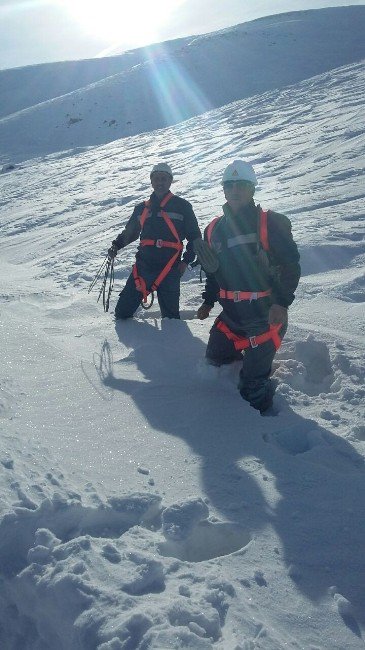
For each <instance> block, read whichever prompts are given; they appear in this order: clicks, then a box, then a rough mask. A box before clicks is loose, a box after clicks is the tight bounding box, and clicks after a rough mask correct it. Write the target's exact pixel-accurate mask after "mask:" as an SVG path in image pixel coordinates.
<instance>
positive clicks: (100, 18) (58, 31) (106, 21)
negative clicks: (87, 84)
mask: <svg viewBox="0 0 365 650" xmlns="http://www.w3.org/2000/svg"><path fill="white" fill-rule="evenodd" d="M363 4H364V3H363V2H361V1H360V0H353V1H352V2H345V1H344V0H342V1H341V0H339V1H336V0H330V1H326V0H312V1H308V0H291V1H289V0H278V1H277V2H275V3H273V2H272V1H271V2H270V0H257V1H256V2H252V1H249V0H224V2H223V3H222V2H217V1H216V0H200V1H199V2H196V0H159V2H158V3H151V2H150V1H149V0H141V1H140V2H138V4H137V3H133V2H131V3H129V2H125V1H124V0H103V1H95V0H92V1H91V2H90V1H89V0H0V69H6V68H13V67H18V66H25V65H33V64H37V63H45V62H50V61H64V60H72V59H86V58H92V57H96V56H107V55H110V54H113V53H119V52H123V51H125V50H128V49H133V48H136V47H140V46H143V45H148V44H150V43H157V42H161V41H164V40H169V39H174V38H178V37H182V36H189V35H192V34H202V33H206V32H210V31H214V30H216V29H221V28H223V27H228V26H230V25H235V24H238V23H242V22H246V21H248V20H253V19H255V18H259V17H261V16H266V15H271V14H277V13H282V12H286V11H299V10H302V9H318V8H321V7H331V6H343V5H363Z"/></svg>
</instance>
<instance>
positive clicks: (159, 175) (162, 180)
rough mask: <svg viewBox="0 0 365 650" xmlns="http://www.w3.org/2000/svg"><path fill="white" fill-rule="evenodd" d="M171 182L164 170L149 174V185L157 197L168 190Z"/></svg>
mask: <svg viewBox="0 0 365 650" xmlns="http://www.w3.org/2000/svg"><path fill="white" fill-rule="evenodd" d="M171 183H172V178H171V176H170V174H166V173H165V172H153V174H151V185H152V187H153V189H154V191H155V193H156V194H157V196H158V198H162V197H163V196H165V194H166V193H167V192H168V191H169V189H170V186H171Z"/></svg>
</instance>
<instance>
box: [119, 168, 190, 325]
mask: <svg viewBox="0 0 365 650" xmlns="http://www.w3.org/2000/svg"><path fill="white" fill-rule="evenodd" d="M150 180H151V185H152V188H153V192H152V194H151V196H150V198H149V199H148V200H147V201H144V202H142V203H139V204H138V205H137V206H136V207H135V208H134V211H133V214H132V216H131V217H130V219H129V221H128V222H127V224H126V226H125V228H124V230H123V231H122V232H121V233H120V234H119V235H118V236H117V237H116V239H114V241H113V242H112V246H111V247H110V248H109V251H108V255H109V257H110V258H113V257H115V256H116V254H117V252H118V251H119V250H120V249H121V248H124V247H125V246H127V245H128V244H130V243H131V242H133V241H135V240H136V239H138V237H139V238H140V243H139V247H138V250H137V255H136V263H135V264H134V266H133V269H132V273H131V274H130V276H129V278H128V280H127V282H126V285H125V287H124V289H123V291H122V292H121V293H120V295H119V300H118V302H117V305H116V308H115V317H116V319H125V318H130V317H131V316H133V314H134V312H135V311H136V309H137V308H138V307H139V306H140V305H141V304H142V306H144V307H145V308H148V306H150V305H151V298H149V296H150V295H151V294H152V297H153V294H154V292H155V291H156V293H157V298H158V302H159V305H160V309H161V316H162V317H166V318H180V313H179V297H180V279H181V277H182V275H183V273H184V272H185V270H186V267H187V265H188V264H189V263H190V262H192V261H193V260H194V259H195V253H194V249H193V241H194V240H196V239H199V238H201V232H200V229H199V226H198V222H197V220H196V217H195V214H194V212H193V208H192V206H191V204H190V203H189V202H188V201H186V200H185V199H182V198H181V197H179V196H176V195H174V194H173V193H172V192H170V187H171V183H172V180H173V175H172V170H171V167H170V166H169V165H168V164H167V163H165V162H159V163H157V164H156V165H154V166H153V168H152V170H151V174H150ZM185 239H187V245H186V249H185V252H184V253H183V248H184V247H183V241H184V240H185ZM182 253H183V254H182ZM152 299H153V298H152Z"/></svg>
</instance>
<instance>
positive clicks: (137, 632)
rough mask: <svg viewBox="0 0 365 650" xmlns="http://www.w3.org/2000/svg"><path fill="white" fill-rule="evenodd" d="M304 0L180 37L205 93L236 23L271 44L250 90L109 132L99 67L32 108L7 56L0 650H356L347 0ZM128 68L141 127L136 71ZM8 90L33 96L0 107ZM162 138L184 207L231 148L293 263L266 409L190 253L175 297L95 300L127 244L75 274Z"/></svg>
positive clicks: (357, 19)
mask: <svg viewBox="0 0 365 650" xmlns="http://www.w3.org/2000/svg"><path fill="white" fill-rule="evenodd" d="M323 13H325V14H326V15H325V16H324V15H322V18H321V14H323ZM313 14H314V15H312V17H311V20H309V19H307V18H304V17H299V18H298V17H297V19H296V20H295V21H293V20H291V19H289V20H281V19H279V20H278V21H277V23H276V26H275V37H274V38H272V30H271V29H269V30H264V29H256V30H255V29H253V30H250V31H251V34H250V35H247V34H245V30H242V32H243V33H241V35H239V34H237V31H231V33H229V34H228V35H226V37H225V38H221V37H220V36H219V35H214V36H212V37H211V38H203V39H200V43H199V47H197V46H196V44H195V46H192V47H191V48H190V50H191V51H192V53H191V54H190V56H191V57H192V58H191V59H190V61H191V65H190V69H191V68H192V67H193V63H194V70H196V71H197V75H198V76H197V87H198V88H203V86H204V85H205V87H206V88H207V94H208V96H209V97H214V92H213V91H215V89H216V86H217V83H216V78H217V76H218V78H219V79H222V80H223V79H224V80H225V81H229V79H230V75H229V74H228V73H227V62H228V64H229V66H230V68H229V69H230V72H231V73H232V76H231V80H232V83H233V84H234V83H235V81H236V79H237V76H242V75H238V70H239V68H238V67H235V66H238V65H239V64H240V63H241V59H242V58H243V57H242V55H241V52H242V49H240V48H239V43H240V41H241V40H243V41H244V42H245V41H246V40H247V37H248V36H249V38H252V40H253V42H254V43H255V47H256V48H257V49H258V51H260V52H265V48H268V51H271V52H273V55H272V57H271V63H274V65H273V67H272V68H270V67H269V65H266V66H264V65H262V60H260V59H259V57H258V56H257V55H256V56H254V65H253V68H254V71H255V77H256V78H257V79H258V78H260V77H261V78H263V81H265V83H262V88H263V90H262V92H258V91H257V88H256V89H255V91H254V92H253V93H252V95H251V96H245V97H244V98H243V99H238V100H237V101H234V102H232V103H229V104H225V105H224V106H221V107H216V108H215V110H210V111H208V112H205V113H204V114H200V115H198V116H196V117H192V118H191V119H189V120H183V121H180V122H179V123H178V124H176V123H175V124H172V125H170V126H169V127H167V128H159V129H157V130H152V129H148V128H147V129H146V128H144V129H143V131H141V130H140V132H138V133H135V134H134V135H130V136H129V137H124V138H122V139H114V141H107V139H106V138H107V135H106V134H107V133H108V131H110V129H114V127H115V128H117V127H116V125H115V124H111V120H110V118H111V117H112V115H111V114H110V110H111V109H113V110H114V106H115V105H116V104H117V105H118V102H116V101H115V97H117V95H115V94H112V93H113V92H114V93H115V92H116V88H117V87H118V86H119V84H118V83H117V84H116V88H113V86H110V85H109V84H110V79H109V78H108V79H105V80H104V79H103V80H101V82H100V83H97V84H94V86H93V88H92V95H91V97H92V103H91V99H90V95H89V92H90V90H89V89H80V93H79V98H80V104H86V103H87V101H90V103H89V105H88V106H87V107H85V108H84V109H81V105H80V106H79V105H76V106H75V107H74V109H73V108H72V101H71V104H70V105H68V108H67V109H66V110H65V108H66V104H63V103H62V102H64V101H69V100H70V97H68V98H67V97H66V98H63V97H62V98H61V97H59V94H60V93H59V92H58V93H57V89H56V88H54V89H53V90H54V91H55V93H56V94H55V95H54V99H53V100H52V101H49V102H43V104H42V105H41V106H37V104H38V102H39V96H40V94H42V93H41V91H42V88H41V86H42V84H43V85H44V86H46V88H45V89H43V95H44V94H45V91H46V90H47V91H49V85H50V83H49V78H50V76H51V75H50V74H48V75H47V74H43V73H44V69H43V68H41V69H39V68H38V67H33V68H30V69H28V70H27V71H26V74H25V73H24V71H22V70H15V71H12V72H11V73H7V74H3V76H7V77H8V78H13V80H15V79H16V78H19V79H20V80H22V81H23V83H18V84H15V83H14V84H13V86H12V92H10V93H8V94H7V95H6V93H5V92H3V93H2V94H1V93H0V94H1V97H2V100H3V103H5V104H6V103H7V102H8V104H7V106H5V108H4V112H5V115H7V116H8V117H6V118H5V119H4V120H0V143H1V144H0V146H1V148H4V147H5V146H6V145H8V146H9V147H12V148H11V149H10V154H12V152H13V151H14V146H15V144H16V145H17V148H18V152H19V158H18V161H19V162H18V161H16V163H15V164H14V165H9V166H7V165H4V166H2V165H1V163H0V196H1V229H0V278H1V287H0V335H1V341H3V342H4V343H5V344H3V345H2V346H1V345H0V648H1V650H14V649H15V648H19V649H21V650H40V649H42V650H90V649H91V648H92V649H95V650H163V649H167V648H169V650H181V649H182V648H184V650H253V649H255V650H289V649H291V650H315V649H316V650H318V649H319V648H320V649H321V650H344V649H346V650H364V639H365V592H364V583H365V581H364V547H365V500H364V493H365V420H364V394H365V389H364V376H365V359H364V354H363V351H364V335H365V318H364V308H365V302H364V264H363V261H364V252H365V240H364V192H363V187H364V183H363V176H364V171H363V170H364V153H365V132H364V120H363V110H362V109H363V98H364V95H365V70H364V66H363V62H362V60H361V58H363V56H362V57H361V55H362V53H363V50H362V40H361V41H360V38H361V37H362V35H363V32H364V14H365V10H364V9H363V8H362V7H361V8H355V9H352V10H351V11H350V10H348V9H346V10H344V11H338V10H335V11H332V12H313ZM330 14H332V18H331V17H330ZM340 14H341V16H340ZM340 18H341V19H340ZM267 22H268V23H270V26H271V25H272V21H271V20H270V21H267ZM323 22H325V24H326V28H324V26H323ZM301 25H303V27H302V29H300V26H301ZM304 25H305V27H304ZM299 31H300V34H301V38H300V39H299V38H298V33H299ZM252 32H254V33H252ZM349 33H350V35H351V38H349ZM319 37H320V46H321V54H322V56H321V57H320V56H318V47H319V43H318V41H319ZM284 42H286V43H289V44H290V51H291V53H292V56H291V57H288V56H287V50H286V48H284V47H282V44H283V43H284ZM338 43H341V48H339V47H338ZM354 43H356V44H357V48H358V50H356V49H355V47H353V44H354ZM186 49H188V48H185V50H184V53H183V54H184V57H183V58H184V60H185V61H186V60H188V61H189V56H188V54H187V52H186ZM252 49H253V50H254V48H252ZM350 49H351V55H352V57H353V58H352V59H349V52H350ZM222 50H223V55H222V56H220V57H219V56H218V55H217V53H218V52H219V51H220V52H221V53H222ZM353 50H354V51H353ZM212 52H214V53H215V54H216V56H215V59H214V62H215V68H214V72H215V74H214V75H212V76H209V75H208V74H207V68H206V67H205V66H204V65H203V64H204V63H205V62H206V61H207V60H209V61H211V57H212ZM274 52H275V55H274ZM232 53H235V54H236V56H231V54H232ZM254 53H255V51H254ZM300 53H301V55H302V58H301V56H300ZM311 55H313V56H312V58H311ZM360 57H361V58H360ZM339 58H340V59H342V61H341V60H340V61H339ZM303 60H304V61H306V62H307V61H309V60H311V61H312V63H314V64H315V65H314V67H313V66H311V68H310V70H309V68H306V69H307V71H308V74H309V75H310V76H309V78H308V77H305V78H303V76H302V75H303ZM324 61H325V62H326V69H325V71H324V70H323V62H324ZM175 63H176V64H179V57H176V60H175ZM154 64H155V70H157V69H158V68H159V67H160V69H161V70H162V71H164V70H165V69H166V65H165V60H160V61H159V62H154ZM88 65H89V66H90V67H94V66H95V62H94V61H92V62H91V63H89V64H88ZM69 67H70V66H68V65H65V64H60V66H59V68H65V69H66V70H68V69H69ZM76 67H84V66H76ZM141 67H143V66H141ZM298 67H299V68H300V70H297V73H296V78H297V79H299V80H298V81H296V82H293V76H292V75H293V68H294V69H295V68H298ZM177 69H178V68H177ZM186 69H188V66H186ZM277 70H279V72H280V75H279V74H277V76H276V77H274V75H273V71H277ZM79 74H80V71H79ZM25 77H29V83H28V84H26V83H24V78H25ZM54 77H55V82H57V80H59V79H61V81H62V82H63V77H64V75H62V74H60V75H59V76H57V75H54ZM273 78H275V80H276V82H275V86H274V88H271V89H270V87H269V85H268V84H269V81H272V79H273ZM140 80H141V84H140V85H141V86H142V89H143V88H144V84H143V83H142V82H143V77H141V78H140ZM32 81H33V82H32ZM117 81H118V80H117ZM124 81H125V84H126V87H125V96H126V97H128V101H129V102H130V107H129V110H130V111H131V115H132V116H133V117H132V120H133V121H138V120H140V122H141V126H144V127H145V124H144V125H143V123H142V120H143V119H145V115H143V114H142V110H141V108H143V102H141V100H140V97H141V96H140V95H137V94H136V92H135V88H136V86H135V85H134V84H136V78H135V76H134V74H133V75H132V76H131V77H130V76H128V75H126V77H125V79H124ZM203 81H204V84H203ZM58 83H60V81H58ZM190 86H191V84H190ZM81 91H82V92H81ZM242 91H243V92H244V91H245V88H243V89H242ZM24 92H27V93H28V94H29V95H30V96H29V99H28V104H27V105H28V106H29V107H34V109H28V110H26V111H17V112H16V113H15V114H12V111H13V110H14V106H16V105H19V103H20V101H21V100H22V96H23V93H24ZM12 95H17V97H15V98H14V97H13V96H12ZM172 95H173V93H172ZM76 96H77V95H76V94H74V95H73V100H75V98H76ZM159 96H160V97H161V93H160V94H159ZM57 97H58V98H59V100H60V101H61V103H60V101H58V100H56V98H57ZM88 98H89V99H88ZM81 99H82V100H83V101H82V102H81ZM184 99H185V102H188V101H189V99H190V98H189V96H188V95H187V94H186V93H185V94H184V97H183V98H182V101H183V100H184ZM44 104H46V106H45V105H44ZM118 108H119V109H120V106H118ZM157 109H158V105H157V104H155V105H153V103H152V102H151V103H149V104H148V107H147V108H146V107H145V109H144V112H145V113H147V112H148V113H150V112H153V111H156V110H157ZM74 110H75V113H74V112H73V111H74ZM79 110H80V111H81V110H83V112H82V114H81V118H82V119H81V120H80V119H76V118H75V117H74V116H75V115H76V116H77V115H78V114H79ZM44 111H47V112H44ZM52 113H54V115H53V117H52ZM67 113H68V115H67ZM93 113H94V115H93ZM88 115H90V118H88V117H87V116H88ZM117 117H118V116H117ZM118 119H119V118H118ZM7 129H9V130H8V131H7ZM10 129H11V133H10ZM41 129H42V131H43V133H42V131H41ZM86 130H89V131H90V135H93V134H94V133H95V131H96V132H97V131H99V132H100V135H101V140H100V141H99V142H98V143H97V144H96V146H95V143H94V146H93V143H92V141H90V140H88V141H87V142H86V144H87V145H88V146H82V145H83V144H85V142H83V141H82V140H81V137H84V135H85V132H86ZM6 133H8V134H9V137H6V138H4V134H6ZM40 135H42V137H40ZM55 138H58V146H57V148H52V150H51V152H50V149H49V141H50V140H51V142H52V143H54V142H55ZM71 138H72V140H73V142H74V144H73V146H72V145H71ZM35 142H36V143H37V147H38V149H37V151H36V152H35V151H34V148H33V155H32V156H31V155H30V154H31V150H32V147H34V143H35ZM162 152H163V155H164V157H165V156H167V157H168V162H169V163H170V164H171V166H172V169H173V170H174V174H175V181H176V182H174V184H173V186H172V189H173V191H174V193H176V194H178V195H181V196H183V197H184V198H186V199H188V200H189V201H190V202H191V204H192V205H193V208H194V211H195V214H196V215H197V218H198V222H199V224H200V227H201V228H202V229H204V228H205V227H206V226H207V224H208V223H209V222H210V221H211V219H212V218H213V217H214V216H215V215H218V214H221V205H222V202H223V201H224V197H223V190H222V187H221V175H222V172H223V169H224V167H225V166H226V164H227V162H228V161H229V162H230V161H231V160H233V159H234V158H237V157H242V156H243V155H245V157H246V158H247V159H248V160H249V161H250V162H252V164H253V165H254V168H255V171H256V174H257V176H258V180H259V186H258V188H257V193H256V194H255V200H256V202H257V203H260V204H261V205H262V206H263V207H264V208H269V209H272V210H275V211H278V212H281V213H283V214H286V215H287V216H288V217H289V218H290V221H291V224H292V229H293V236H294V239H295V241H296V242H297V244H298V247H299V250H300V255H301V267H302V277H301V280H300V283H299V286H298V289H297V290H296V299H295V300H294V302H293V304H292V305H291V306H290V308H289V327H288V331H287V333H286V335H285V338H284V341H283V345H282V346H281V348H280V350H279V351H278V353H277V356H276V358H275V363H274V366H273V377H274V380H275V383H276V384H277V390H276V395H275V405H276V407H277V408H278V410H279V413H278V415H277V417H273V418H268V417H265V418H263V417H261V416H260V415H259V414H258V413H257V412H256V411H254V410H253V409H252V408H251V407H250V406H249V405H248V404H247V403H245V402H244V401H243V400H242V399H241V397H240V395H239V392H238V390H237V383H238V373H239V370H240V367H241V363H242V362H235V363H233V364H229V365H226V366H224V367H221V368H218V367H213V366H209V365H207V364H206V363H205V360H204V355H205V350H206V343H207V340H208V337H209V330H210V328H211V326H212V325H213V322H214V319H215V317H216V316H217V315H218V314H219V311H220V310H219V307H218V305H215V307H214V309H213V310H212V312H211V314H210V315H209V317H208V319H207V320H205V321H199V320H198V319H197V317H196V312H197V309H198V307H199V306H200V304H201V302H202V295H201V294H202V291H203V286H204V285H203V284H201V283H200V282H199V268H198V267H195V268H193V269H187V271H186V273H185V274H184V276H183V279H182V285H181V298H180V308H181V320H170V319H161V315H160V310H159V306H158V301H157V300H155V302H154V304H153V305H152V307H151V309H150V310H148V311H147V312H146V311H144V310H142V309H141V308H140V309H139V310H138V311H137V313H136V315H135V317H134V318H133V319H130V320H128V321H126V322H123V323H115V322H114V319H113V310H114V307H115V304H116V301H117V299H118V293H119V291H120V290H121V289H122V287H123V286H124V283H125V281H126V279H127V277H128V275H129V273H130V270H131V267H132V264H133V263H134V260H135V253H136V248H137V242H134V243H133V244H131V245H130V246H127V247H125V248H124V249H123V250H122V251H120V252H119V253H118V255H117V258H116V261H115V284H114V290H113V292H112V295H111V303H110V310H109V312H107V313H104V311H103V307H102V301H101V300H100V301H99V302H97V297H98V293H99V290H100V286H101V277H99V280H98V281H97V283H96V285H95V287H94V289H93V290H92V291H91V292H89V291H88V290H89V288H90V283H91V282H92V280H93V278H94V276H95V274H96V273H97V271H98V269H99V270H100V267H101V264H102V261H103V260H104V259H105V255H106V251H107V249H108V247H109V245H110V243H111V241H112V240H113V239H114V238H115V236H116V234H117V233H119V232H120V231H121V229H122V228H123V224H124V223H125V221H126V220H127V218H128V217H129V216H130V214H131V212H132V210H133V208H134V206H135V205H136V204H137V203H139V202H140V201H141V200H143V199H146V198H147V197H148V195H149V192H150V182H149V171H150V169H151V168H152V165H153V164H155V162H156V161H158V160H160V159H161V156H162ZM21 153H22V155H21ZM47 154H48V155H47ZM0 158H1V151H0ZM10 160H11V158H10ZM184 243H185V244H186V241H185V242H184ZM102 273H103V271H102V269H101V274H102Z"/></svg>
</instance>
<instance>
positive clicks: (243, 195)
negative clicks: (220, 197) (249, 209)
mask: <svg viewBox="0 0 365 650" xmlns="http://www.w3.org/2000/svg"><path fill="white" fill-rule="evenodd" d="M223 190H224V196H225V197H226V201H227V203H228V205H229V207H230V208H231V210H232V212H233V214H237V213H238V212H239V211H240V210H241V209H242V208H244V207H246V205H248V204H249V203H250V201H251V199H252V197H253V195H254V191H255V190H254V187H253V185H252V183H249V182H248V181H226V182H225V183H223Z"/></svg>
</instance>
